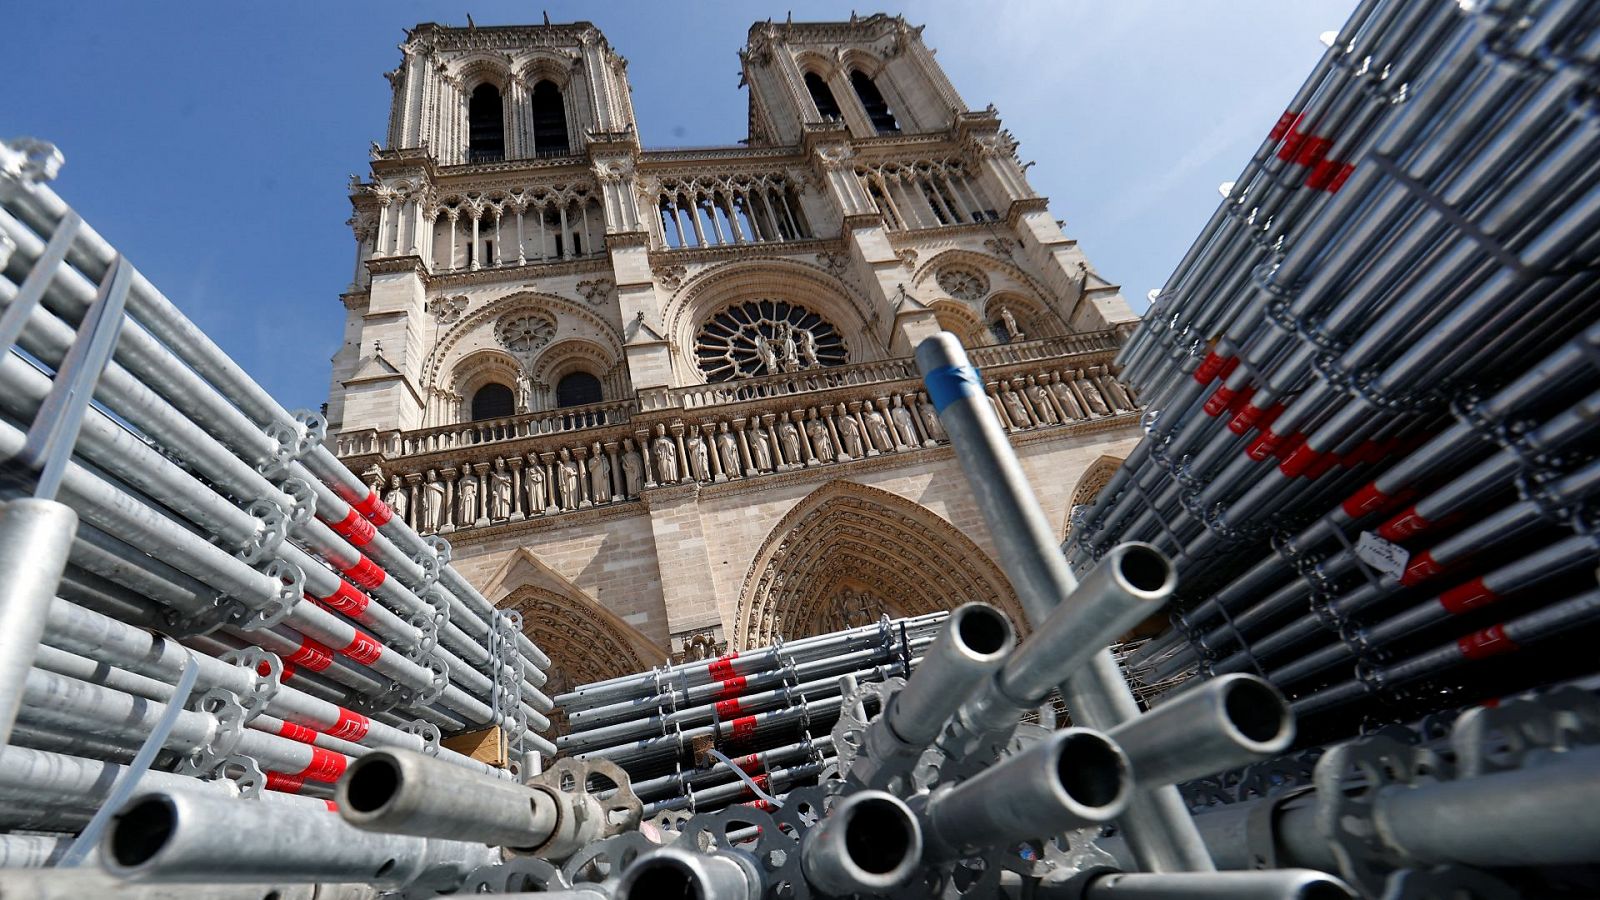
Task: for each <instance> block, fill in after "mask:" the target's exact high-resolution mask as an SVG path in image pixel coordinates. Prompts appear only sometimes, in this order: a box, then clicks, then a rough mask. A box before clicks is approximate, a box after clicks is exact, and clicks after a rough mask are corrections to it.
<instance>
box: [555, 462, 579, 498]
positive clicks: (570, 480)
mask: <svg viewBox="0 0 1600 900" xmlns="http://www.w3.org/2000/svg"><path fill="white" fill-rule="evenodd" d="M560 456H561V461H560V462H558V463H556V475H557V476H558V477H559V478H560V479H561V508H562V509H577V508H578V461H577V460H575V459H573V458H572V453H571V451H569V450H567V448H565V447H562V448H561V454H560Z"/></svg>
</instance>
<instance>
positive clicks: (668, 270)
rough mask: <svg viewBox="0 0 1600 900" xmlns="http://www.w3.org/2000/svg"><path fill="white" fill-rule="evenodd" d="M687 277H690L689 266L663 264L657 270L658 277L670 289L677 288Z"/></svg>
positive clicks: (662, 284) (663, 285)
mask: <svg viewBox="0 0 1600 900" xmlns="http://www.w3.org/2000/svg"><path fill="white" fill-rule="evenodd" d="M687 277H689V267H688V266H662V267H661V268H659V269H657V270H656V279H657V280H659V281H660V282H661V286H662V287H664V288H666V289H667V290H669V291H675V290H677V289H678V288H679V287H680V286H682V285H683V280H684V279H685V278H687Z"/></svg>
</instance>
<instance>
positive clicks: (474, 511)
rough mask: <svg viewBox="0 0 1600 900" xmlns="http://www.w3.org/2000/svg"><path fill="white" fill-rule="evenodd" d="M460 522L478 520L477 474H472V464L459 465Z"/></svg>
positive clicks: (464, 524)
mask: <svg viewBox="0 0 1600 900" xmlns="http://www.w3.org/2000/svg"><path fill="white" fill-rule="evenodd" d="M458 493H459V494H460V495H461V524H462V525H463V526H466V525H471V524H472V523H473V522H476V521H478V476H476V475H474V474H472V464H471V463H468V464H466V465H464V466H462V467H461V490H460V491H459V492H458Z"/></svg>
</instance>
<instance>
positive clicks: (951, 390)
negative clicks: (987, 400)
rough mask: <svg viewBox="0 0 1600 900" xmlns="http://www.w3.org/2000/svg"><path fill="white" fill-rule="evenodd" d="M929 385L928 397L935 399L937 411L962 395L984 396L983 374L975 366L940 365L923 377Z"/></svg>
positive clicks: (934, 406)
mask: <svg viewBox="0 0 1600 900" xmlns="http://www.w3.org/2000/svg"><path fill="white" fill-rule="evenodd" d="M922 380H923V381H924V382H925V383H926V384H927V385H928V399H929V400H932V401H933V409H934V411H935V412H941V413H942V412H944V408H945V407H946V406H949V405H950V404H952V403H954V402H956V401H957V400H960V399H961V398H962V397H981V396H983V376H982V375H979V374H978V370H977V368H976V367H974V366H940V367H939V368H937V369H934V370H932V371H930V372H929V373H928V374H927V375H925V376H923V379H922Z"/></svg>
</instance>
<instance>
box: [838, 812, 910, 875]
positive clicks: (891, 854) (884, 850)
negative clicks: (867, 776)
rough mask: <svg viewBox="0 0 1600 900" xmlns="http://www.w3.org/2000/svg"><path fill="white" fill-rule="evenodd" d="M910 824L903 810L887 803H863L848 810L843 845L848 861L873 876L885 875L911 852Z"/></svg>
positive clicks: (899, 864) (897, 866) (898, 865)
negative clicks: (848, 857) (848, 816)
mask: <svg viewBox="0 0 1600 900" xmlns="http://www.w3.org/2000/svg"><path fill="white" fill-rule="evenodd" d="M911 828H912V824H911V821H910V820H909V819H907V818H906V814H905V811H904V809H903V808H902V807H901V806H900V804H898V803H894V802H893V801H890V800H879V799H873V800H863V801H862V802H860V803H858V804H856V805H855V806H854V807H852V808H851V810H850V819H849V821H847V822H845V825H844V846H845V850H846V851H847V852H848V853H849V854H850V861H851V862H853V863H855V864H856V865H857V866H860V867H861V869H862V870H863V871H866V872H870V873H872V874H873V875H886V874H888V873H890V872H893V871H894V870H895V869H897V868H899V867H900V866H901V865H903V864H904V863H905V860H906V854H907V853H908V852H910V850H911V843H912V835H911Z"/></svg>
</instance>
